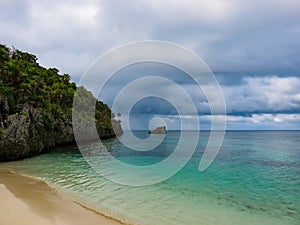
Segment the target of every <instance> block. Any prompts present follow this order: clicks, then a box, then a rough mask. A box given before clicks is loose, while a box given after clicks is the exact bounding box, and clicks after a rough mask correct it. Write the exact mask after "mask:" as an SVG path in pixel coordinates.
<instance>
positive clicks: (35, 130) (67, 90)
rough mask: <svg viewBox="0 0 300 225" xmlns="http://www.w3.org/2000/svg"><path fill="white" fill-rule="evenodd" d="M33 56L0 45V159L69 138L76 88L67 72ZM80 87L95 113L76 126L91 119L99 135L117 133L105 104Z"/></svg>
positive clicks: (116, 123)
mask: <svg viewBox="0 0 300 225" xmlns="http://www.w3.org/2000/svg"><path fill="white" fill-rule="evenodd" d="M36 60H37V58H36V57H35V56H34V55H31V54H29V53H24V52H21V51H19V50H15V49H9V48H7V47H6V46H4V45H0V161H10V160H17V159H22V158H26V157H30V156H33V155H38V154H41V153H43V152H45V151H48V150H50V149H51V148H53V147H55V146H57V145H61V144H68V143H73V142H74V141H75V140H74V134H73V129H72V101H73V97H74V93H75V91H76V89H77V87H76V85H75V84H74V83H72V82H70V77H69V75H66V74H64V75H59V74H58V70H57V69H53V68H50V69H46V68H43V67H41V66H40V65H39V64H38V63H37V62H36ZM80 88H81V89H82V90H83V91H81V92H82V93H84V97H83V98H82V101H83V102H84V101H86V102H89V101H91V100H93V101H95V102H96V105H95V118H91V119H86V118H85V119H83V120H82V121H81V122H82V126H84V125H85V123H87V122H91V121H93V122H94V123H96V127H97V131H98V135H99V137H100V138H110V137H114V136H116V135H121V134H122V133H123V131H122V128H121V125H120V122H119V121H114V120H111V110H110V109H109V107H108V106H107V105H106V104H104V103H103V102H101V101H98V100H96V99H95V98H94V97H93V96H92V94H91V93H90V92H89V91H87V90H85V89H84V88H83V87H80ZM87 132H88V131H87ZM87 141H88V137H87Z"/></svg>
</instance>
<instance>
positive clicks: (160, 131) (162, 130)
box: [148, 126, 167, 134]
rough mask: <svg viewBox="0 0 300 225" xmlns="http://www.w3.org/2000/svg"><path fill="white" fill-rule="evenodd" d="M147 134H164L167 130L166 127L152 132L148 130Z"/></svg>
mask: <svg viewBox="0 0 300 225" xmlns="http://www.w3.org/2000/svg"><path fill="white" fill-rule="evenodd" d="M148 133H149V134H166V133H167V128H166V126H161V127H157V128H156V129H154V130H149V131H148Z"/></svg>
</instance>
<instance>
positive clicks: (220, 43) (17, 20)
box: [0, 0, 300, 129]
mask: <svg viewBox="0 0 300 225" xmlns="http://www.w3.org/2000/svg"><path fill="white" fill-rule="evenodd" d="M299 21H300V1H299V0H281V1H279V0H265V1H263V0H260V1H259V0H253V1H243V0H228V1H223V0H210V1H202V0H185V1H183V0H177V1H172V0H158V1H156V0H139V1H127V0H123V1H121V0H119V1H116V0H102V1H98V0H65V1H59V0H53V1H43V0H36V1H34V0H28V1H27V0H24V1H19V0H0V26H1V30H0V41H1V43H2V44H6V45H8V46H14V47H16V48H18V49H21V50H24V51H27V52H31V53H34V54H35V55H37V56H38V58H39V62H40V63H41V64H42V65H43V66H46V67H57V68H58V69H59V70H60V72H61V73H69V74H71V76H72V79H73V81H75V82H78V81H79V79H80V77H81V76H82V74H83V73H84V71H85V70H86V69H87V68H88V66H89V65H90V64H91V63H92V62H93V61H94V60H95V59H96V58H98V57H99V56H101V55H103V54H104V53H105V52H107V51H109V50H110V49H111V48H114V47H116V46H118V45H121V44H125V43H128V42H133V41H140V40H149V39H151V40H163V41H170V42H174V43H176V44H179V45H182V46H184V47H186V48H188V49H191V50H192V51H194V52H195V53H197V54H198V55H199V56H200V57H201V58H202V59H203V60H204V61H205V62H206V63H207V65H208V66H209V67H210V68H211V70H212V71H213V72H214V73H215V74H216V77H217V79H218V81H219V83H220V85H221V87H222V89H223V92H224V97H225V100H226V105H227V112H228V116H227V119H228V126H227V127H228V129H299V128H300V22H299ZM163 67H164V66H161V65H154V66H153V67H152V68H149V65H143V66H140V67H138V68H135V69H131V68H128V69H127V71H126V69H125V71H123V74H126V76H125V77H130V74H134V73H135V74H138V73H137V72H136V71H139V72H141V71H142V69H144V71H145V69H147V71H155V72H162V73H164V74H166V77H176V76H177V75H174V74H176V73H177V72H178V71H175V70H174V69H172V68H163ZM178 74H179V73H178ZM133 76H134V75H133ZM123 77H124V76H123ZM118 80H119V81H120V80H121V81H120V82H118ZM118 80H115V81H112V82H111V84H110V85H111V86H110V87H109V88H107V92H106V93H104V94H103V96H102V97H103V100H104V101H105V102H107V103H108V104H109V105H111V104H112V101H113V99H112V98H111V96H114V91H117V90H120V87H122V85H124V80H123V79H118ZM175 80H176V79H175ZM177 82H178V83H179V84H181V85H182V86H183V87H184V88H186V89H187V90H188V92H189V94H191V95H192V98H193V99H196V100H197V103H198V105H197V110H198V112H199V118H200V121H201V122H202V124H201V126H202V128H205V127H206V126H207V127H209V120H210V117H209V115H208V113H209V112H208V108H207V104H206V103H207V101H206V100H205V98H204V97H203V95H202V94H201V91H200V92H199V91H198V90H194V88H195V85H193V83H190V82H189V81H188V82H186V81H185V80H184V81H182V79H177ZM180 82H182V83H180ZM125 83H126V82H125ZM149 88H152V87H149ZM110 90H111V91H110ZM112 90H113V91H112ZM165 91H166V92H168V90H167V88H165ZM195 93H197V94H195ZM169 94H170V95H172V94H173V95H174V93H172V90H170V92H169ZM177 99H179V101H180V96H177ZM196 100H195V101H196ZM146 106H147V107H146ZM132 111H133V114H134V116H132V121H133V122H132V124H134V126H135V128H137V129H138V128H140V129H143V128H146V129H147V128H148V127H145V126H148V125H147V124H148V119H145V118H151V117H152V116H153V115H156V116H161V117H164V118H165V119H166V121H167V124H168V126H169V127H170V128H172V129H178V121H179V117H178V115H177V114H176V111H174V108H172V106H170V105H169V104H165V103H164V102H163V101H162V100H159V99H151V98H149V99H145V100H144V101H142V102H140V104H139V105H136V106H135V107H134V108H133V110H132ZM183 119H186V120H188V119H189V118H188V116H186V117H183Z"/></svg>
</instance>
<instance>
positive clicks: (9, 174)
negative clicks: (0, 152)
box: [0, 166, 129, 225]
mask: <svg viewBox="0 0 300 225" xmlns="http://www.w3.org/2000/svg"><path fill="white" fill-rule="evenodd" d="M0 197H1V204H0V223H1V225H10V224H16V225H18V224H24V225H27V223H28V225H29V224H30V225H33V223H32V222H33V221H35V222H36V224H45V225H48V224H49V225H52V224H53V225H54V224H55V225H73V224H89V225H101V224H103V225H104V224H105V225H120V224H125V225H129V223H126V222H124V221H122V220H120V219H118V218H115V217H112V216H109V215H106V214H104V213H101V212H99V211H97V210H95V209H93V208H90V207H88V206H86V205H84V204H82V203H80V202H78V201H77V200H74V199H73V198H71V196H69V195H68V194H65V193H62V192H61V191H60V190H58V189H57V188H55V187H53V186H52V185H50V184H48V183H47V182H45V181H43V180H41V179H38V178H35V177H32V176H29V175H26V174H22V173H19V172H16V171H14V170H12V169H11V168H5V167H1V166H0ZM12 209H13V210H12ZM11 212H13V215H12V214H11ZM16 215H18V216H16ZM24 220H25V221H24ZM26 220H28V221H26Z"/></svg>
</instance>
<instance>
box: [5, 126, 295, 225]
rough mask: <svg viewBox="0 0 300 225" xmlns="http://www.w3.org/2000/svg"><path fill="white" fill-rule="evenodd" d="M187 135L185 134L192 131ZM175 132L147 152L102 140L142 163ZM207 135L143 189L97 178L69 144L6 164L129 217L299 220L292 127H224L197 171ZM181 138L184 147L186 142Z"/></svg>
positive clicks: (152, 159) (156, 156)
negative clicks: (217, 146) (166, 175)
mask: <svg viewBox="0 0 300 225" xmlns="http://www.w3.org/2000/svg"><path fill="white" fill-rule="evenodd" d="M189 134H190V137H191V138H192V137H193V135H194V134H195V133H193V132H190V133H189ZM136 135H137V136H139V137H146V136H147V134H146V132H137V133H136ZM179 135H180V132H175V131H174V132H169V133H168V134H167V136H166V138H165V139H164V141H163V142H162V143H161V145H159V146H158V147H157V148H156V149H154V150H152V151H149V152H135V151H132V150H129V149H127V148H125V147H124V146H123V145H122V144H120V143H119V141H118V140H117V139H110V140H106V141H105V145H106V146H107V148H108V149H109V150H110V151H111V153H112V154H113V155H114V156H115V157H116V158H117V159H119V160H121V161H123V162H126V163H130V164H132V165H139V166H141V165H150V164H153V163H156V162H159V161H161V160H163V159H164V158H166V157H167V156H168V155H169V154H170V153H171V152H172V150H173V149H174V147H175V146H176V144H177V142H178V138H179ZM208 136H209V132H201V133H200V139H199V143H198V150H197V151H196V152H195V153H194V155H193V157H192V158H191V160H190V161H189V162H188V163H187V164H186V166H185V167H184V168H183V169H182V170H180V171H179V172H178V173H177V174H176V175H175V176H173V177H171V178H170V179H168V180H166V181H163V182H161V183H158V184H155V185H150V186H144V187H130V186H124V185H120V184H116V183H113V182H111V181H109V180H107V179H105V178H103V177H101V176H99V175H98V174H97V173H96V172H95V171H94V170H93V169H92V168H91V167H90V166H89V164H87V163H86V161H85V160H84V158H83V157H82V155H81V154H80V152H79V151H78V150H77V148H76V147H75V146H73V147H62V148H58V149H56V150H55V151H52V152H51V153H48V154H44V155H41V156H38V157H34V158H31V159H26V160H22V161H19V162H13V163H9V165H11V166H13V167H14V168H16V169H17V170H20V171H22V172H24V173H27V174H29V175H33V176H36V177H39V178H41V179H43V180H45V181H47V182H49V183H51V184H53V185H55V186H56V187H57V188H59V189H61V190H63V191H65V192H67V193H68V194H70V195H72V197H73V198H75V199H77V200H78V201H80V202H82V203H84V204H86V205H88V206H90V207H92V208H94V209H97V210H99V211H101V212H104V213H106V214H108V215H110V216H115V217H118V218H121V219H122V220H125V221H129V222H131V223H138V224H148V225H150V224H155V225H156V224H158V225H161V224H172V225H173V224H174V225H176V224H181V225H182V224H187V225H193V224H230V225H234V224H284V225H285V224H295V225H296V224H300V131H228V132H227V133H226V136H225V139H224V142H223V146H222V148H221V150H220V152H219V154H218V156H217V158H216V160H215V161H214V162H213V164H212V165H211V166H210V167H209V168H208V169H207V170H206V171H204V172H199V171H198V165H199V161H200V158H201V156H202V154H203V149H204V147H205V145H206V143H207V140H208ZM184 141H185V142H186V143H187V144H186V147H187V148H188V146H189V145H188V143H189V140H188V139H187V140H184ZM122 172H123V175H124V176H126V171H122Z"/></svg>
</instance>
